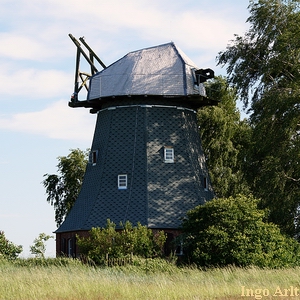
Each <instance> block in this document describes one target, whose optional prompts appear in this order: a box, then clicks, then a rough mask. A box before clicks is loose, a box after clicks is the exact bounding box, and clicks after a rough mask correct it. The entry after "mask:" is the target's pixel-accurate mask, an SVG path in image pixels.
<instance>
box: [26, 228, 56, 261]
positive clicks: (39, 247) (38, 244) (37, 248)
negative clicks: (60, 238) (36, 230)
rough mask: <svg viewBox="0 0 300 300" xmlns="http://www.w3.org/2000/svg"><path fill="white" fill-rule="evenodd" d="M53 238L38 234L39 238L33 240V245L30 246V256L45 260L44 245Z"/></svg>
mask: <svg viewBox="0 0 300 300" xmlns="http://www.w3.org/2000/svg"><path fill="white" fill-rule="evenodd" d="M53 238H54V236H51V235H47V234H46V233H40V234H39V236H38V237H37V238H36V239H34V241H33V245H32V246H30V252H31V254H34V255H35V256H36V257H38V258H45V252H46V245H45V242H47V241H48V240H49V239H53Z"/></svg>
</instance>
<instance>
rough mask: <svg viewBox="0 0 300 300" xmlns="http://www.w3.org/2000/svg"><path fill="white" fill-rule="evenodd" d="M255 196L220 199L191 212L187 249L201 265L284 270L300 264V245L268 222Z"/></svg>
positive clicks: (187, 222) (185, 224)
mask: <svg viewBox="0 0 300 300" xmlns="http://www.w3.org/2000/svg"><path fill="white" fill-rule="evenodd" d="M257 203H258V200H257V199H255V198H254V197H253V196H249V197H246V196H243V195H238V196H236V197H229V198H219V199H215V200H212V201H209V202H207V203H206V204H204V205H200V206H197V207H196V208H194V209H192V210H191V211H189V212H188V214H187V218H186V219H185V220H184V222H183V230H184V233H185V245H184V246H185V248H186V251H187V256H188V258H189V260H190V262H191V263H195V264H197V265H198V266H206V267H209V266H226V265H236V266H241V267H245V266H251V265H255V266H258V267H271V268H277V267H284V266H296V265H299V263H300V245H299V244H298V242H297V241H295V240H294V239H292V238H290V237H286V236H284V235H283V234H281V232H280V229H279V227H278V226H277V225H275V224H272V223H268V222H266V221H265V220H266V217H267V211H265V210H260V209H258V208H257Z"/></svg>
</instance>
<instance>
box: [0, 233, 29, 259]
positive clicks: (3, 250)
mask: <svg viewBox="0 0 300 300" xmlns="http://www.w3.org/2000/svg"><path fill="white" fill-rule="evenodd" d="M22 250H23V247H22V246H17V245H15V244H14V243H12V242H10V241H9V240H8V239H7V238H6V237H5V234H4V232H3V231H0V258H1V257H3V258H6V259H16V258H17V257H18V255H19V254H20V253H21V252H22Z"/></svg>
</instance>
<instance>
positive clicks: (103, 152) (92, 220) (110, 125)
mask: <svg viewBox="0 0 300 300" xmlns="http://www.w3.org/2000/svg"><path fill="white" fill-rule="evenodd" d="M150 100H151V99H150ZM150 103H151V102H150ZM164 146H172V147H173V148H174V152H175V162H174V163H165V162H164ZM91 150H92V151H93V150H98V159H97V163H96V165H95V166H93V165H92V164H89V165H88V167H87V170H86V174H85V178H84V183H83V186H82V190H81V192H80V194H79V197H78V199H77V200H76V203H75V205H74V207H73V209H72V210H71V212H70V214H69V215H68V216H67V218H66V220H65V222H64V223H63V224H62V226H61V227H60V228H59V229H58V231H57V232H64V231H73V230H74V231H75V230H89V229H91V228H92V227H98V226H100V227H103V226H105V224H106V220H107V219H110V220H111V221H113V222H115V223H116V224H117V225H118V224H119V222H120V221H122V222H124V221H127V220H129V221H130V222H132V223H133V224H136V223H137V222H141V223H142V224H143V225H147V226H149V227H150V228H178V227H179V226H180V223H181V218H182V217H184V215H185V213H186V212H187V211H188V210H189V209H191V208H193V207H195V206H196V205H199V204H203V203H204V201H205V200H209V199H211V198H212V192H211V191H210V192H206V191H204V189H203V185H202V183H201V180H202V178H203V177H204V176H206V177H208V174H207V170H206V166H205V159H204V156H203V153H202V150H201V144H200V138H199V134H198V129H197V123H196V115H195V113H194V112H192V111H191V110H186V109H185V110H182V109H177V108H176V107H144V106H143V107H141V106H138V105H133V106H130V107H122V108H116V109H106V110H103V111H100V112H99V114H98V118H97V124H96V129H95V134H94V140H93V144H92V147H91ZM119 174H127V176H128V188H127V189H126V190H118V186H117V176H118V175H119Z"/></svg>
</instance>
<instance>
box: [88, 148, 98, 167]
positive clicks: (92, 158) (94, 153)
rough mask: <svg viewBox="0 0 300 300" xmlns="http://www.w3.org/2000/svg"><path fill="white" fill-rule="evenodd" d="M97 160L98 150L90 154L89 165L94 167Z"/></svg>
mask: <svg viewBox="0 0 300 300" xmlns="http://www.w3.org/2000/svg"><path fill="white" fill-rule="evenodd" d="M97 158H98V150H93V151H91V152H90V163H91V164H92V165H93V166H95V165H96V163H97Z"/></svg>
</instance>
